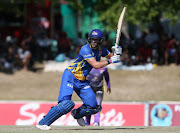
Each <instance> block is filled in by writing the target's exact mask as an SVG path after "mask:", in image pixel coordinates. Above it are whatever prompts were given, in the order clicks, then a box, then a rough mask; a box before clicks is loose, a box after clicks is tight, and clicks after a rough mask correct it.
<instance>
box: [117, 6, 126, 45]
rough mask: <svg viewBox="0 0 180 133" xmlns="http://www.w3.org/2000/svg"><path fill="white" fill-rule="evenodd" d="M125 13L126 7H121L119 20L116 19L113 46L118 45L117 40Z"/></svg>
mask: <svg viewBox="0 0 180 133" xmlns="http://www.w3.org/2000/svg"><path fill="white" fill-rule="evenodd" d="M125 13H126V7H124V8H123V10H122V12H121V15H120V17H119V20H118V25H117V33H116V43H115V46H118V45H119V40H120V36H121V27H122V23H123V19H124V16H125Z"/></svg>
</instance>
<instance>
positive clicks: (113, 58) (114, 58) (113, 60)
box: [107, 55, 120, 64]
mask: <svg viewBox="0 0 180 133" xmlns="http://www.w3.org/2000/svg"><path fill="white" fill-rule="evenodd" d="M107 62H108V64H111V63H118V62H120V55H114V56H112V57H111V58H110V59H109V60H107Z"/></svg>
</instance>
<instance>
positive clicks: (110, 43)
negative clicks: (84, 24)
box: [103, 34, 113, 52]
mask: <svg viewBox="0 0 180 133" xmlns="http://www.w3.org/2000/svg"><path fill="white" fill-rule="evenodd" d="M103 45H104V47H106V48H107V49H108V50H109V51H111V52H112V49H111V47H112V46H113V43H112V41H111V40H110V39H109V34H105V39H104V41H103Z"/></svg>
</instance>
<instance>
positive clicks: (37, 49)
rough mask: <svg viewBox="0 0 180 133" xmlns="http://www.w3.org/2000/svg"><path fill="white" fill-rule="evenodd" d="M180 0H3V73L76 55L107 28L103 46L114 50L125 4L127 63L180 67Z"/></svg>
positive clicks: (0, 64) (0, 66) (124, 60)
mask: <svg viewBox="0 0 180 133" xmlns="http://www.w3.org/2000/svg"><path fill="white" fill-rule="evenodd" d="M179 4H180V1H179V0H176V1H175V2H174V1H169V0H167V1H161V0H151V1H149V0H139V1H134V0H128V1H125V0H90V1H85V0H1V1H0V71H2V72H7V73H13V72H15V71H18V70H21V69H24V70H30V69H31V70H33V66H34V64H35V63H37V62H38V63H42V62H43V61H56V62H64V61H65V60H70V59H74V58H75V57H76V55H77V53H78V51H79V49H80V47H81V46H82V45H84V44H86V42H87V37H88V34H89V32H90V31H91V30H92V29H95V28H98V29H100V30H102V31H103V33H104V43H103V45H104V46H106V47H107V48H108V49H109V50H110V51H111V46H112V45H114V43H115V36H116V29H117V22H118V18H119V16H120V13H121V11H122V9H123V7H124V6H126V7H127V12H126V15H125V20H124V22H123V26H122V35H121V41H120V45H121V46H122V48H123V55H122V57H121V61H122V63H123V65H126V66H132V65H144V64H147V63H152V64H157V65H168V64H171V63H174V64H176V65H178V64H179V61H180V46H179V41H180V23H179V20H180V13H179V6H178V5H179Z"/></svg>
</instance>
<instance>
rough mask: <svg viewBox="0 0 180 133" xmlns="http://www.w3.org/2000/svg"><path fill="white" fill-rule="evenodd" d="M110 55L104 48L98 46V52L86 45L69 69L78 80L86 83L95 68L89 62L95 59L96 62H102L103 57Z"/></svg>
mask: <svg viewBox="0 0 180 133" xmlns="http://www.w3.org/2000/svg"><path fill="white" fill-rule="evenodd" d="M109 54H110V52H109V51H108V50H107V49H106V48H105V47H104V46H98V48H97V49H96V50H92V49H91V48H90V45H89V44H86V45H84V46H83V47H82V48H81V49H80V51H79V54H78V55H77V57H76V58H75V61H74V62H73V63H72V64H71V65H70V66H69V67H68V68H67V69H68V70H69V71H70V72H71V73H72V74H74V76H75V77H76V79H78V80H81V81H84V80H85V79H86V76H87V75H88V74H89V72H90V71H91V69H92V68H93V67H92V66H91V65H90V64H89V63H88V62H87V60H88V59H90V58H95V60H96V61H100V59H101V57H105V56H107V55H109Z"/></svg>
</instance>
